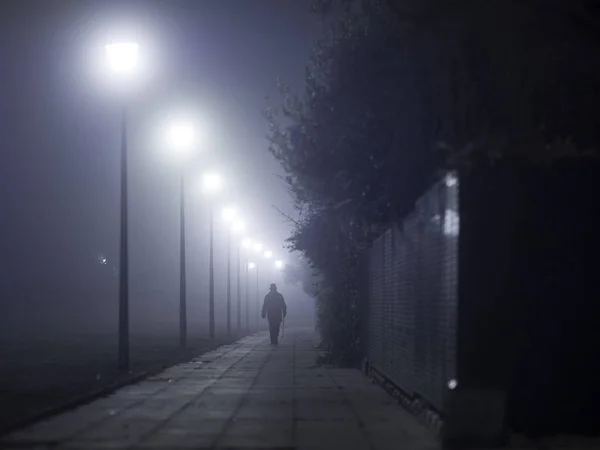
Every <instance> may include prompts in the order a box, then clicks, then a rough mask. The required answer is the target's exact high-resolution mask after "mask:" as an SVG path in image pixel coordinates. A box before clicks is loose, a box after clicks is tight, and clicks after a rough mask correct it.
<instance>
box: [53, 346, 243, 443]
mask: <svg viewBox="0 0 600 450" xmlns="http://www.w3.org/2000/svg"><path fill="white" fill-rule="evenodd" d="M241 345H243V344H242V343H240V344H237V345H235V346H234V347H232V348H230V349H229V350H227V351H226V352H224V353H222V354H221V355H219V356H217V357H216V358H215V359H214V360H212V361H217V360H218V359H219V358H221V357H222V356H224V355H226V354H228V353H229V352H231V351H233V350H235V349H236V348H238V347H239V346H241ZM212 351H214V349H213V350H212ZM206 353H209V352H206ZM198 356H202V355H198ZM212 361H211V362H212ZM188 362H189V361H188ZM181 364H184V363H181ZM178 365H179V364H176V365H175V366H178ZM175 366H171V367H175ZM171 367H169V368H167V369H163V370H161V371H160V372H158V373H156V374H153V375H158V374H159V373H162V372H164V371H165V370H168V369H170V368H171ZM144 380H145V379H141V380H138V382H142V381H144ZM133 384H136V383H132V384H130V385H128V386H132V385H133ZM122 387H125V386H122ZM169 387H170V386H169V384H168V383H167V384H166V385H165V386H164V387H162V388H161V389H159V390H157V391H156V392H154V393H153V394H152V395H150V396H149V397H146V398H143V399H141V400H138V401H136V402H134V403H132V404H131V405H129V406H127V407H125V408H123V409H122V410H120V411H119V412H118V413H116V414H115V415H112V416H111V415H108V416H105V417H102V418H101V419H99V420H97V421H95V422H93V423H91V424H89V425H88V426H86V427H84V428H82V429H81V430H79V431H77V432H75V433H74V434H72V435H70V436H69V437H67V438H66V439H65V440H64V441H67V442H68V441H71V440H76V439H77V437H78V436H81V435H82V434H84V433H86V432H87V431H89V430H91V429H93V428H95V427H97V426H99V425H101V424H102V423H104V422H106V421H108V420H110V419H113V418H115V417H117V416H120V415H121V414H123V413H125V412H127V411H129V410H131V409H133V408H134V407H136V406H138V405H140V404H141V403H143V402H145V401H146V400H148V399H150V398H152V397H154V396H156V395H157V394H159V393H161V392H163V391H165V390H167V389H168V388H169ZM114 392H116V391H114ZM114 392H113V393H114Z"/></svg>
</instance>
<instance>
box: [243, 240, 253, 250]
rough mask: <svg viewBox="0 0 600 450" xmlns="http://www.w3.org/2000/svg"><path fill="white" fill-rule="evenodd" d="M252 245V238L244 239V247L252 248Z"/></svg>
mask: <svg viewBox="0 0 600 450" xmlns="http://www.w3.org/2000/svg"><path fill="white" fill-rule="evenodd" d="M251 246H252V239H250V238H244V239H242V247H244V248H250V247H251Z"/></svg>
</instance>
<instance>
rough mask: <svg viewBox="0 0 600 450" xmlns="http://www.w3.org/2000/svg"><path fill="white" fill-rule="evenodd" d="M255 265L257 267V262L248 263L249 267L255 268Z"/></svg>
mask: <svg viewBox="0 0 600 450" xmlns="http://www.w3.org/2000/svg"><path fill="white" fill-rule="evenodd" d="M255 267H256V264H254V263H253V262H249V263H248V269H254V268H255Z"/></svg>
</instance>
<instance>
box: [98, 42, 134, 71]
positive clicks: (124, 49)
mask: <svg viewBox="0 0 600 450" xmlns="http://www.w3.org/2000/svg"><path fill="white" fill-rule="evenodd" d="M105 49H106V57H107V59H108V64H109V65H110V68H111V69H112V71H113V72H115V73H119V74H126V73H131V72H133V71H134V69H135V66H136V65H137V63H138V50H139V47H138V44H137V43H135V42H118V43H114V44H108V45H106V46H105Z"/></svg>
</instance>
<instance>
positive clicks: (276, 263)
mask: <svg viewBox="0 0 600 450" xmlns="http://www.w3.org/2000/svg"><path fill="white" fill-rule="evenodd" d="M275 268H276V269H279V270H281V269H283V261H280V260H277V261H275Z"/></svg>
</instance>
